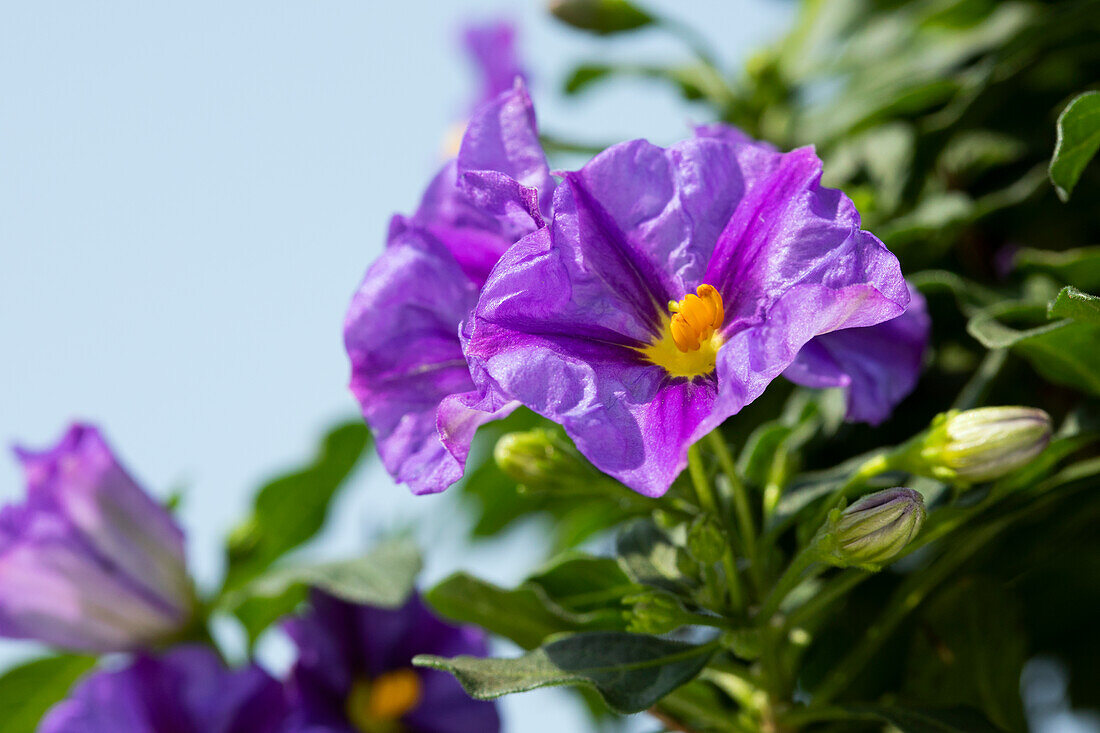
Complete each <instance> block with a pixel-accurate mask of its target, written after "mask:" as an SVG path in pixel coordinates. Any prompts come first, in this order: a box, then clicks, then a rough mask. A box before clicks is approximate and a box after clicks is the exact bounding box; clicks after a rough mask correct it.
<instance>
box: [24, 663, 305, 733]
mask: <svg viewBox="0 0 1100 733" xmlns="http://www.w3.org/2000/svg"><path fill="white" fill-rule="evenodd" d="M286 715H287V711H286V699H285V695H284V693H283V689H282V686H281V685H279V683H278V682H276V681H275V680H273V679H272V678H271V677H270V676H269V675H268V674H267V673H266V672H264V671H263V670H262V669H260V668H259V667H256V666H254V665H250V666H248V667H245V668H243V669H239V670H228V669H226V668H225V667H224V666H223V665H222V663H221V661H220V660H219V659H218V657H217V656H216V655H215V653H214V652H213V651H211V650H210V649H207V648H206V647H201V646H184V647H177V648H175V649H173V650H172V651H170V652H168V653H166V654H164V655H163V656H159V657H151V656H144V655H143V656H140V657H138V658H137V659H135V660H133V662H131V663H130V664H129V665H128V666H126V667H125V668H123V669H120V670H117V671H111V672H106V671H104V672H95V673H93V674H91V675H90V676H89V677H87V678H86V679H85V680H84V681H83V682H80V683H79V684H78V685H77V686H76V687H75V688H74V689H73V691H72V692H71V693H70V694H69V697H68V698H67V699H65V700H63V701H62V702H60V703H58V704H57V705H55V706H54V707H53V708H51V709H50V711H49V712H48V713H47V714H46V716H45V717H44V718H43V719H42V723H41V724H40V725H39V727H38V733H119V732H120V731H126V733H167V732H168V731H171V733H277V732H278V731H282V730H283V726H284V721H285V719H286Z"/></svg>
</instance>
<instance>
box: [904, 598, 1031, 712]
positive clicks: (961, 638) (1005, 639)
mask: <svg viewBox="0 0 1100 733" xmlns="http://www.w3.org/2000/svg"><path fill="white" fill-rule="evenodd" d="M1027 657H1028V643H1027V637H1026V636H1025V634H1024V628H1023V620H1022V618H1021V614H1020V608H1019V602H1018V600H1017V599H1016V598H1015V597H1014V596H1013V595H1012V594H1011V593H1009V592H1008V591H1007V590H1006V589H1005V588H1004V586H1003V584H1001V583H1000V582H997V581H994V580H990V579H988V578H981V577H964V578H962V579H960V580H958V581H957V582H955V583H954V584H953V585H951V586H949V587H948V588H946V589H944V590H943V591H941V592H940V593H938V594H937V595H936V596H935V597H934V598H932V599H931V600H930V601H929V603H928V605H927V607H926V608H925V609H924V611H923V613H922V617H921V623H920V631H919V632H918V633H917V634H916V635H915V636H914V640H913V647H912V649H911V650H910V653H909V654H908V655H907V656H906V674H905V675H904V678H903V679H904V686H903V690H904V696H905V699H906V700H909V701H912V702H915V703H919V704H921V705H934V706H937V707H951V706H955V705H968V706H971V707H974V708H976V709H978V710H981V711H982V712H984V713H985V715H986V716H987V717H988V718H989V719H990V720H991V721H993V722H995V723H996V724H997V725H999V726H1001V727H1002V728H1005V729H1006V730H1023V729H1024V728H1025V727H1026V726H1025V724H1024V708H1023V701H1022V700H1021V698H1020V673H1021V672H1022V671H1023V667H1024V662H1025V661H1026V660H1027Z"/></svg>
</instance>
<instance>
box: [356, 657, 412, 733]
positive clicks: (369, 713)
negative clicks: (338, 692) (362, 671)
mask: <svg viewBox="0 0 1100 733" xmlns="http://www.w3.org/2000/svg"><path fill="white" fill-rule="evenodd" d="M421 693H422V690H421V688H420V677H419V676H417V674H416V672H415V671H413V670H411V669H398V670H394V671H393V672H385V673H383V674H380V675H378V676H377V677H375V678H374V679H373V680H368V679H358V680H356V681H355V682H353V683H352V685H351V692H350V693H348V698H347V701H346V703H345V706H346V709H347V714H348V720H350V721H351V724H352V725H354V726H355V728H356V730H359V731H362V733H396V731H399V730H400V727H399V726H398V725H397V720H398V719H399V718H400V717H401V716H403V715H404V714H405V713H407V712H409V711H410V710H412V709H413V708H415V707H416V705H417V703H419V702H420V696H421Z"/></svg>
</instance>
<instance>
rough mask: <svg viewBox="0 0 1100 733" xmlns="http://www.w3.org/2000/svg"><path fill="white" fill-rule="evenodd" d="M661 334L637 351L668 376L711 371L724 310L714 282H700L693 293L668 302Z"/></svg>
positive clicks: (692, 374) (717, 346) (691, 374)
mask: <svg viewBox="0 0 1100 733" xmlns="http://www.w3.org/2000/svg"><path fill="white" fill-rule="evenodd" d="M668 311H669V315H667V316H665V317H664V322H663V324H662V328H661V334H660V336H658V337H656V338H655V339H654V340H653V341H652V342H651V343H650V344H649V346H644V347H642V348H641V349H639V351H641V352H642V354H643V355H644V356H645V358H646V359H648V360H649V361H650V362H652V363H654V364H656V365H657V366H659V367H662V368H664V370H665V371H666V372H668V374H669V376H671V377H687V378H688V379H691V378H694V377H701V376H705V375H707V374H710V373H711V372H713V371H714V363H715V360H716V359H717V357H718V349H719V347H721V346H722V343H723V340H722V336H721V334H719V333H718V329H719V328H721V327H722V322H723V321H724V320H725V317H726V311H725V308H724V307H723V305H722V296H721V295H720V294H719V293H718V291H717V290H715V289H714V286H713V285H706V284H704V285H700V286H699V287H698V288H696V289H695V293H694V294H691V293H689V294H687V295H685V296H684V297H683V299H682V300H679V301H672V302H670V303H669V304H668Z"/></svg>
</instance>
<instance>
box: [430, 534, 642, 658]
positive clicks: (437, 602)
mask: <svg viewBox="0 0 1100 733" xmlns="http://www.w3.org/2000/svg"><path fill="white" fill-rule="evenodd" d="M637 590H638V586H636V585H634V584H633V583H631V582H630V580H629V579H628V578H627V577H626V576H625V575H624V574H623V572H622V571H621V570H619V568H618V565H617V564H616V563H615V561H614V560H611V559H609V558H589V557H585V556H571V557H569V558H568V559H566V560H564V561H559V562H557V563H555V564H554V565H551V566H550V567H548V568H547V569H545V570H543V571H541V572H540V573H538V574H536V575H534V576H532V577H531V578H530V579H528V580H527V581H526V582H524V583H523V584H522V585H520V586H519V587H518V588H515V589H513V590H507V589H504V588H501V587H499V586H496V585H493V584H492V583H487V582H485V581H484V580H480V579H478V578H475V577H473V576H471V575H468V574H467V573H461V572H460V573H455V574H454V575H451V576H450V577H448V578H446V579H444V580H443V581H442V582H441V583H439V584H438V585H436V586H435V587H434V588H432V589H431V590H429V591H428V592H427V593H425V595H424V598H425V600H426V601H427V602H428V604H429V605H431V606H432V607H433V608H434V609H435V610H436V611H437V612H439V613H440V614H441V615H443V616H446V617H447V618H449V619H452V620H454V621H458V622H460V623H467V624H475V625H477V626H480V627H482V628H484V629H486V630H488V631H490V632H492V633H494V634H496V635H498V636H503V637H504V638H506V639H509V640H511V641H513V642H515V643H516V644H518V645H519V646H521V647H523V648H524V649H534V648H535V647H537V646H539V645H540V644H542V642H543V641H544V640H545V639H546V638H547V637H548V636H551V635H552V634H557V633H561V632H566V631H596V630H619V629H623V628H625V626H626V622H625V619H624V618H623V615H622V612H621V609H620V607H619V602H618V601H619V599H620V598H622V597H623V596H624V595H627V594H629V593H633V592H636V591H637Z"/></svg>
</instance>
